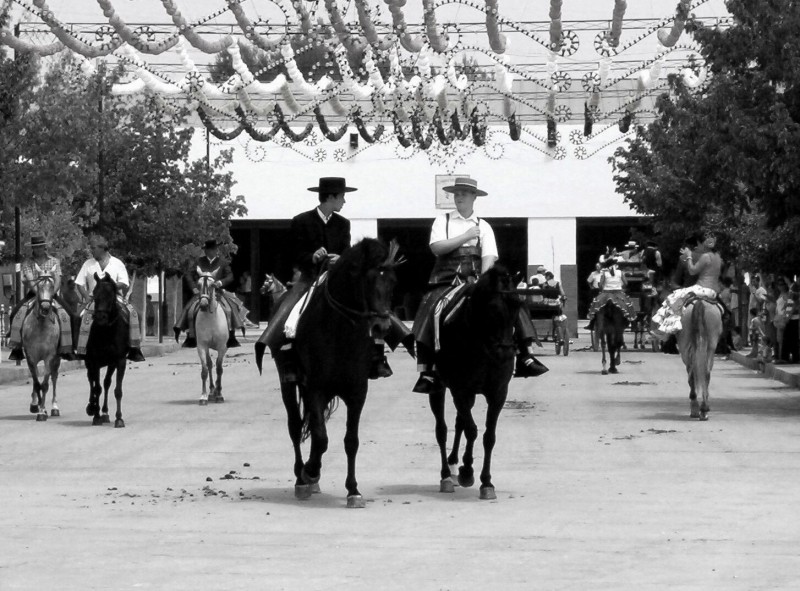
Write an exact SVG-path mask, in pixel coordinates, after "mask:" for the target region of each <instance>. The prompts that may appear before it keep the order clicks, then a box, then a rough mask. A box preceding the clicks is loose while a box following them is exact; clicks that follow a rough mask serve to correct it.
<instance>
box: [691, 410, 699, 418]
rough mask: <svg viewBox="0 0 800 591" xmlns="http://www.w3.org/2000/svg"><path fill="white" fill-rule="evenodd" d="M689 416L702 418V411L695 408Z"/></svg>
mask: <svg viewBox="0 0 800 591" xmlns="http://www.w3.org/2000/svg"><path fill="white" fill-rule="evenodd" d="M689 418H690V419H699V418H700V411H699V410H693V411H691V412H690V413H689Z"/></svg>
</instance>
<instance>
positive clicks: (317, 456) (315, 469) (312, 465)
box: [300, 392, 328, 485]
mask: <svg viewBox="0 0 800 591" xmlns="http://www.w3.org/2000/svg"><path fill="white" fill-rule="evenodd" d="M306 400H307V402H306V404H307V405H308V408H307V412H308V429H309V433H310V437H311V449H310V450H309V452H308V460H307V461H306V463H305V464H304V465H303V469H302V470H301V471H300V477H301V478H302V480H303V482H304V483H305V484H312V485H313V484H317V483H318V482H319V476H320V472H321V471H322V456H323V455H324V454H325V452H326V451H328V430H327V428H326V426H325V407H326V404H325V402H324V399H323V396H322V392H311V393H309V395H308V396H307V397H306Z"/></svg>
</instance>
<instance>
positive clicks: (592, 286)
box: [586, 263, 603, 299]
mask: <svg viewBox="0 0 800 591" xmlns="http://www.w3.org/2000/svg"><path fill="white" fill-rule="evenodd" d="M602 277H603V265H601V264H600V263H595V265H594V271H592V272H591V273H589V276H588V277H587V278H586V283H588V284H589V295H590V296H591V298H592V299H594V298H596V297H597V296H598V294H599V293H600V279H602Z"/></svg>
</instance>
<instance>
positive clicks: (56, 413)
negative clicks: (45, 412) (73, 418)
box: [50, 408, 61, 417]
mask: <svg viewBox="0 0 800 591" xmlns="http://www.w3.org/2000/svg"><path fill="white" fill-rule="evenodd" d="M50 416H51V417H60V416H61V411H60V410H58V409H57V408H54V409H53V410H51V411H50Z"/></svg>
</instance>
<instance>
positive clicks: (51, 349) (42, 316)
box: [22, 275, 61, 421]
mask: <svg viewBox="0 0 800 591" xmlns="http://www.w3.org/2000/svg"><path fill="white" fill-rule="evenodd" d="M36 286H37V289H36V303H35V304H34V306H33V309H32V310H31V311H30V313H29V314H28V316H27V317H26V318H25V320H24V321H23V323H22V349H23V351H24V352H25V360H26V361H27V362H28V370H29V371H30V372H31V379H32V381H33V391H32V392H31V406H30V411H31V412H32V413H36V420H37V421H46V420H47V408H46V404H45V403H46V399H47V391H48V389H49V383H50V380H51V379H52V381H53V398H52V401H53V402H52V407H51V411H50V415H51V416H54V417H58V416H61V411H59V409H58V404H57V403H56V382H57V381H58V370H59V368H60V367H61V358H60V357H59V356H58V339H59V336H60V335H59V326H58V316H57V314H56V311H55V308H54V306H53V298H54V297H55V283H54V279H53V277H52V276H51V275H40V276H39V278H38V279H37V280H36ZM40 362H43V365H44V375H43V377H42V379H41V380H40V379H39V375H38V373H39V372H38V369H37V366H38V365H39V363H40Z"/></svg>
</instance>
